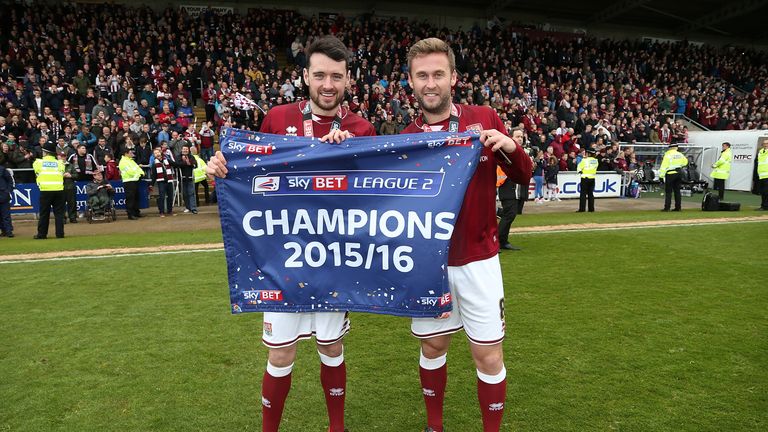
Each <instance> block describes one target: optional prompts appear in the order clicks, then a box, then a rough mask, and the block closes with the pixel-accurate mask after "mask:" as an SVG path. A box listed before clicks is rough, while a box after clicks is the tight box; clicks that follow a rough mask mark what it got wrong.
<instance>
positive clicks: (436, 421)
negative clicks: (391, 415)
mask: <svg viewBox="0 0 768 432" xmlns="http://www.w3.org/2000/svg"><path fill="white" fill-rule="evenodd" d="M447 358H448V355H447V354H443V355H441V356H440V357H438V358H434V359H429V358H426V357H425V356H424V353H421V355H420V358H419V378H420V379H421V391H422V393H423V394H424V405H425V406H426V408H427V426H428V427H430V428H432V429H434V430H435V431H442V430H443V400H444V399H445V386H446V383H447V382H448V364H447V360H446V359H447Z"/></svg>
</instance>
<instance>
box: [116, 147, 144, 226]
mask: <svg viewBox="0 0 768 432" xmlns="http://www.w3.org/2000/svg"><path fill="white" fill-rule="evenodd" d="M135 156H136V150H134V148H133V147H130V148H129V149H127V150H126V151H125V153H124V154H123V157H122V158H120V165H119V168H120V176H121V177H122V179H123V188H124V189H125V211H126V213H128V219H130V220H136V219H138V218H140V217H142V216H141V210H139V181H140V180H141V178H142V177H143V176H144V170H143V169H141V167H140V166H139V165H138V164H137V163H136V161H134V160H133V158H134V157H135Z"/></svg>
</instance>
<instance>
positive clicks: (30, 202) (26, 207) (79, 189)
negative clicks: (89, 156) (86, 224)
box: [11, 181, 149, 214]
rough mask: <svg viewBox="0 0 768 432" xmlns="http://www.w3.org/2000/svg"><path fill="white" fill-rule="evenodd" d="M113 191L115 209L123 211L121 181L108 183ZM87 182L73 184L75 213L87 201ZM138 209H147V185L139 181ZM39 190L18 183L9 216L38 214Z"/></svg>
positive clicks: (35, 185) (123, 194)
mask: <svg viewBox="0 0 768 432" xmlns="http://www.w3.org/2000/svg"><path fill="white" fill-rule="evenodd" d="M109 183H110V184H111V185H112V187H113V188H114V189H115V196H114V197H113V198H114V200H115V208H116V209H125V188H124V187H123V182H122V181H112V182H109ZM87 184H88V182H84V181H83V182H75V187H76V189H75V199H76V200H77V211H78V212H82V211H85V204H86V202H87V201H88V194H87V193H85V185H87ZM138 195H139V208H143V209H144V208H148V207H149V183H148V182H145V181H141V182H140V183H139V193H138ZM39 206H40V189H39V188H38V187H37V183H19V184H17V185H16V187H15V188H14V189H13V194H11V214H23V213H40V208H39Z"/></svg>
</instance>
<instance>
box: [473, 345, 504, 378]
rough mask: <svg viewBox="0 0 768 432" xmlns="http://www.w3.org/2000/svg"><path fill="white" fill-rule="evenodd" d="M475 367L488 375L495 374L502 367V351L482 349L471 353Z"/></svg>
mask: <svg viewBox="0 0 768 432" xmlns="http://www.w3.org/2000/svg"><path fill="white" fill-rule="evenodd" d="M473 357H474V360H475V366H476V367H477V369H478V370H479V371H480V372H482V373H484V374H489V375H496V374H498V373H499V372H501V370H502V369H503V368H504V352H503V351H502V350H501V346H500V345H499V349H482V350H476V351H475V352H474V353H473Z"/></svg>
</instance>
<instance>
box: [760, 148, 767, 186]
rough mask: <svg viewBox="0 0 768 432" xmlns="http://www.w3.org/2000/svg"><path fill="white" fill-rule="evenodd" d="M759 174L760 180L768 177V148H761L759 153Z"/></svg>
mask: <svg viewBox="0 0 768 432" xmlns="http://www.w3.org/2000/svg"><path fill="white" fill-rule="evenodd" d="M757 176H758V177H760V180H762V179H766V178H768V150H766V149H760V152H759V153H758V154H757Z"/></svg>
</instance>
